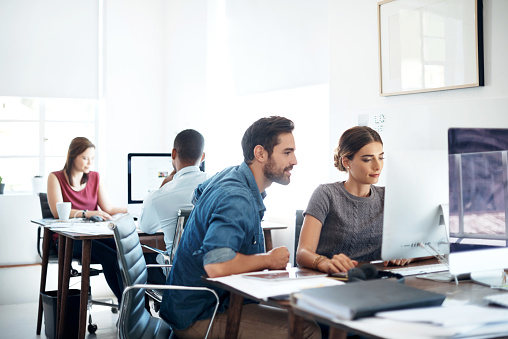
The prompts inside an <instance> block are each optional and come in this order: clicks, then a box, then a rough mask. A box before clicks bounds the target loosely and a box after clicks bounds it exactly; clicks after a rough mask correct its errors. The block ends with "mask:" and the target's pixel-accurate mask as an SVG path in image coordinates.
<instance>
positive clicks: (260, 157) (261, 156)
mask: <svg viewBox="0 0 508 339" xmlns="http://www.w3.org/2000/svg"><path fill="white" fill-rule="evenodd" d="M254 158H255V159H256V160H257V161H259V162H261V163H264V162H266V160H267V159H268V152H267V151H266V150H265V148H264V147H263V146H261V145H257V146H256V147H254Z"/></svg>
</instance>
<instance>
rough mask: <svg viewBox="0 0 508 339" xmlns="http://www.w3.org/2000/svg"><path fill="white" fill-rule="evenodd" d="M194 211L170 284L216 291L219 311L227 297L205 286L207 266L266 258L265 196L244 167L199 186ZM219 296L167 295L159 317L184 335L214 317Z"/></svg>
mask: <svg viewBox="0 0 508 339" xmlns="http://www.w3.org/2000/svg"><path fill="white" fill-rule="evenodd" d="M194 194H195V199H194V201H195V206H194V209H193V210H192V213H191V215H190V216H189V220H188V221H187V224H186V226H185V232H184V233H183V236H182V239H181V241H180V244H179V246H178V250H177V252H176V255H175V258H174V260H173V268H172V269H171V274H170V276H169V284H170V285H183V286H202V287H209V288H213V289H214V290H215V291H216V292H217V294H218V296H219V300H220V305H219V312H224V311H225V307H226V306H227V305H228V302H229V292H226V291H224V290H222V289H219V288H215V287H211V286H210V285H208V284H206V283H204V282H203V281H202V279H201V276H203V275H206V271H205V269H204V265H206V264H211V263H220V262H225V261H229V260H231V259H233V258H234V257H235V256H236V254H237V253H241V254H245V255H251V254H257V253H264V252H265V248H264V237H263V230H262V228H261V220H262V219H263V215H264V212H265V205H264V203H263V198H264V196H265V194H264V192H263V194H261V193H260V192H259V189H258V186H257V183H256V180H255V179H254V175H253V174H252V171H251V170H250V168H249V166H248V165H247V164H246V163H245V162H244V163H242V164H241V165H240V166H235V167H230V168H227V169H225V170H223V171H222V172H220V173H218V174H216V175H215V176H213V177H212V178H210V179H208V180H207V181H205V182H204V183H203V184H201V185H199V186H198V188H197V189H196V190H195V193H194ZM214 307H215V297H214V296H213V295H212V294H211V293H210V292H206V291H183V290H166V291H165V292H164V295H163V299H162V304H161V309H160V316H161V317H162V318H163V319H164V320H166V321H167V322H168V323H170V325H171V326H172V327H174V328H176V329H179V330H183V329H185V328H187V327H189V326H190V325H192V324H193V323H194V322H196V321H198V320H203V319H208V318H210V317H211V316H212V314H213V309H214Z"/></svg>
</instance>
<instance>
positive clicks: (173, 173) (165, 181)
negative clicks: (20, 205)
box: [159, 170, 176, 188]
mask: <svg viewBox="0 0 508 339" xmlns="http://www.w3.org/2000/svg"><path fill="white" fill-rule="evenodd" d="M175 174H176V170H173V172H171V173H170V174H169V175H168V176H167V177H166V178H164V181H163V182H162V184H161V187H162V186H164V185H166V184H167V183H168V182H170V181H171V180H173V177H174V176H175ZM159 188H160V187H159Z"/></svg>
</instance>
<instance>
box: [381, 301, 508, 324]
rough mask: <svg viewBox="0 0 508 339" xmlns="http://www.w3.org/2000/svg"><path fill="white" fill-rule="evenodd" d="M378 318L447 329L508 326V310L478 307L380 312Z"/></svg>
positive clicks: (464, 306) (459, 306) (425, 308)
mask: <svg viewBox="0 0 508 339" xmlns="http://www.w3.org/2000/svg"><path fill="white" fill-rule="evenodd" d="M376 317H381V318H386V319H392V320H398V321H409V322H427V323H432V324H436V325H440V326H446V327H455V326H467V325H475V324H477V325H483V324H488V323H496V322H506V323H507V324H508V310H507V309H502V308H494V307H483V306H477V305H457V306H445V307H423V308H415V309H408V310H400V311H389V312H379V313H376Z"/></svg>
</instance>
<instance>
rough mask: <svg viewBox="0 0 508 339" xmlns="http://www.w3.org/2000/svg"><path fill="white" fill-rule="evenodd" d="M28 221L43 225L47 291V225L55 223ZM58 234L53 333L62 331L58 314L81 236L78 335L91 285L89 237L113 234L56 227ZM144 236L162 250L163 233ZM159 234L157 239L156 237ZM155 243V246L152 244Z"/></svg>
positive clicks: (64, 304) (43, 273)
mask: <svg viewBox="0 0 508 339" xmlns="http://www.w3.org/2000/svg"><path fill="white" fill-rule="evenodd" d="M31 222H33V223H35V224H38V225H41V226H44V238H43V244H42V247H43V249H42V253H43V256H42V268H41V283H40V290H39V292H46V280H47V271H48V262H49V249H50V248H49V247H50V239H51V237H52V236H53V233H54V232H53V231H51V229H50V226H51V225H52V224H53V223H54V220H53V219H37V220H31ZM56 233H58V234H59V235H60V238H59V246H58V293H57V321H58V324H57V328H56V331H55V333H56V334H57V337H58V333H63V332H62V331H63V328H64V324H65V317H61V316H60V315H61V314H67V312H66V310H67V297H68V293H69V281H70V269H71V262H72V251H73V245H74V240H82V241H83V246H82V254H81V265H82V269H81V292H80V310H79V332H78V333H79V338H80V339H82V338H84V337H85V332H86V327H87V320H86V312H87V304H88V290H89V286H90V264H91V249H92V240H96V239H107V238H112V237H113V234H102V235H89V234H80V233H73V232H69V231H63V230H58V231H56ZM145 237H147V238H148V240H149V244H150V245H152V246H153V245H154V244H155V245H156V247H157V248H161V249H163V250H165V243H164V235H163V234H158V235H147V234H146V233H140V239H141V238H145ZM157 238H158V239H157ZM154 247H155V246H154ZM42 314H43V307H42V297H41V296H40V293H39V309H38V316H37V330H36V333H37V335H40V333H41V328H42Z"/></svg>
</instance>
